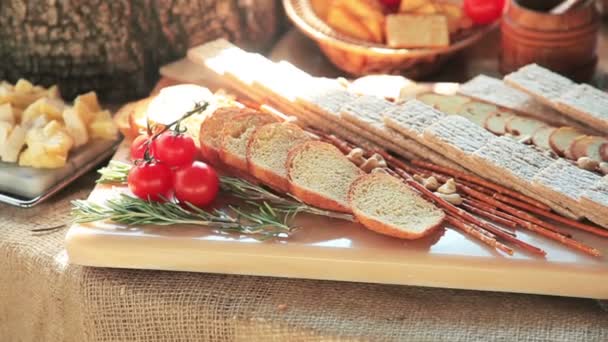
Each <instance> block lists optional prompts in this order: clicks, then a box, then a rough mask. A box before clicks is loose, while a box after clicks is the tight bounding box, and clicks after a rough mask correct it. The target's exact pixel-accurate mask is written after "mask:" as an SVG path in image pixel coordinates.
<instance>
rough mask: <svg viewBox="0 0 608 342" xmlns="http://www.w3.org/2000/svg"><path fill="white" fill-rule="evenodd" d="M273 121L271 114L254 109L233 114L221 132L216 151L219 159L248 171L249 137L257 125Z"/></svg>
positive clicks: (274, 120)
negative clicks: (218, 146)
mask: <svg viewBox="0 0 608 342" xmlns="http://www.w3.org/2000/svg"><path fill="white" fill-rule="evenodd" d="M273 122H276V119H275V118H274V117H273V116H272V115H270V114H267V113H263V112H258V111H255V110H251V111H249V112H248V113H243V114H238V115H235V116H234V117H232V118H231V119H230V120H228V121H226V122H225V123H224V128H223V129H222V132H221V143H220V148H219V151H218V152H219V153H218V154H219V158H220V160H221V161H222V162H223V163H224V164H226V165H228V166H232V167H235V168H237V169H238V170H241V171H248V167H247V144H248V143H249V138H251V135H252V134H253V132H255V130H256V129H258V127H261V126H263V125H266V124H269V123H273Z"/></svg>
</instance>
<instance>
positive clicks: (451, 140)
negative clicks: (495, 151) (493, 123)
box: [423, 116, 495, 160]
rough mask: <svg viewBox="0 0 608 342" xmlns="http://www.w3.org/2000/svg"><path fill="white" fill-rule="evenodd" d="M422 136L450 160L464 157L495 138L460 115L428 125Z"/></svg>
mask: <svg viewBox="0 0 608 342" xmlns="http://www.w3.org/2000/svg"><path fill="white" fill-rule="evenodd" d="M423 137H424V139H425V140H426V141H428V142H429V144H431V145H432V146H434V147H435V148H434V149H435V150H443V151H445V153H446V154H449V158H450V159H452V160H458V159H463V158H466V157H467V156H470V155H471V154H473V153H475V151H477V150H479V149H481V148H483V147H484V146H485V145H486V144H488V143H489V142H490V141H492V140H493V139H495V137H494V135H493V134H492V133H489V132H488V131H486V130H485V129H483V128H481V127H479V126H478V125H476V124H475V123H473V122H471V121H469V120H467V119H465V118H463V117H460V116H447V117H445V118H443V119H441V120H439V121H438V122H436V123H434V124H433V125H430V126H429V127H427V128H426V129H424V133H423Z"/></svg>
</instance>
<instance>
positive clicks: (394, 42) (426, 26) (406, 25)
mask: <svg viewBox="0 0 608 342" xmlns="http://www.w3.org/2000/svg"><path fill="white" fill-rule="evenodd" d="M386 42H387V44H388V46H390V47H394V48H430V47H446V46H449V45H450V33H449V30H448V21H447V19H446V17H445V16H442V15H424V16H421V15H410V14H391V15H388V16H387V17H386Z"/></svg>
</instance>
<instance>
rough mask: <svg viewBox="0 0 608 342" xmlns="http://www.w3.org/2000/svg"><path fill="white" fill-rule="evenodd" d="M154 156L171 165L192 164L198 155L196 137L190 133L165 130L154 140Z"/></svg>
mask: <svg viewBox="0 0 608 342" xmlns="http://www.w3.org/2000/svg"><path fill="white" fill-rule="evenodd" d="M153 146H154V157H155V158H156V159H158V161H160V162H162V163H164V164H167V165H169V166H183V165H190V164H192V162H193V161H194V157H195V156H196V145H195V144H194V139H192V138H191V137H190V136H188V135H184V134H179V133H175V132H165V133H163V134H161V135H159V136H158V138H156V139H155V140H154V142H153Z"/></svg>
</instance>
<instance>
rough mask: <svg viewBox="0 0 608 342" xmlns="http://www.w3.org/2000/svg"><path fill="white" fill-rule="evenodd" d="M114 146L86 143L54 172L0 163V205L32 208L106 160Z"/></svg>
mask: <svg viewBox="0 0 608 342" xmlns="http://www.w3.org/2000/svg"><path fill="white" fill-rule="evenodd" d="M118 143H119V141H118V140H117V139H115V140H101V139H99V140H93V141H90V142H88V143H87V144H86V145H83V146H81V147H79V148H77V149H75V150H73V151H70V156H69V158H68V162H67V164H66V165H65V166H64V167H61V168H58V169H36V168H32V167H21V166H19V165H17V164H13V163H4V162H0V202H3V203H7V204H10V205H15V206H19V207H25V208H27V207H32V206H34V205H36V204H38V203H40V202H42V201H44V200H45V199H47V198H49V197H50V196H52V195H53V194H55V193H56V192H58V191H59V190H61V189H63V188H64V187H66V186H67V185H68V184H70V183H71V182H73V181H74V180H76V179H77V178H78V177H80V176H82V175H83V174H84V173H86V172H87V171H89V170H91V169H92V168H94V167H95V166H97V165H99V163H101V162H103V161H104V160H106V159H108V158H110V157H111V156H112V154H114V152H115V151H116V147H117V145H118Z"/></svg>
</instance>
